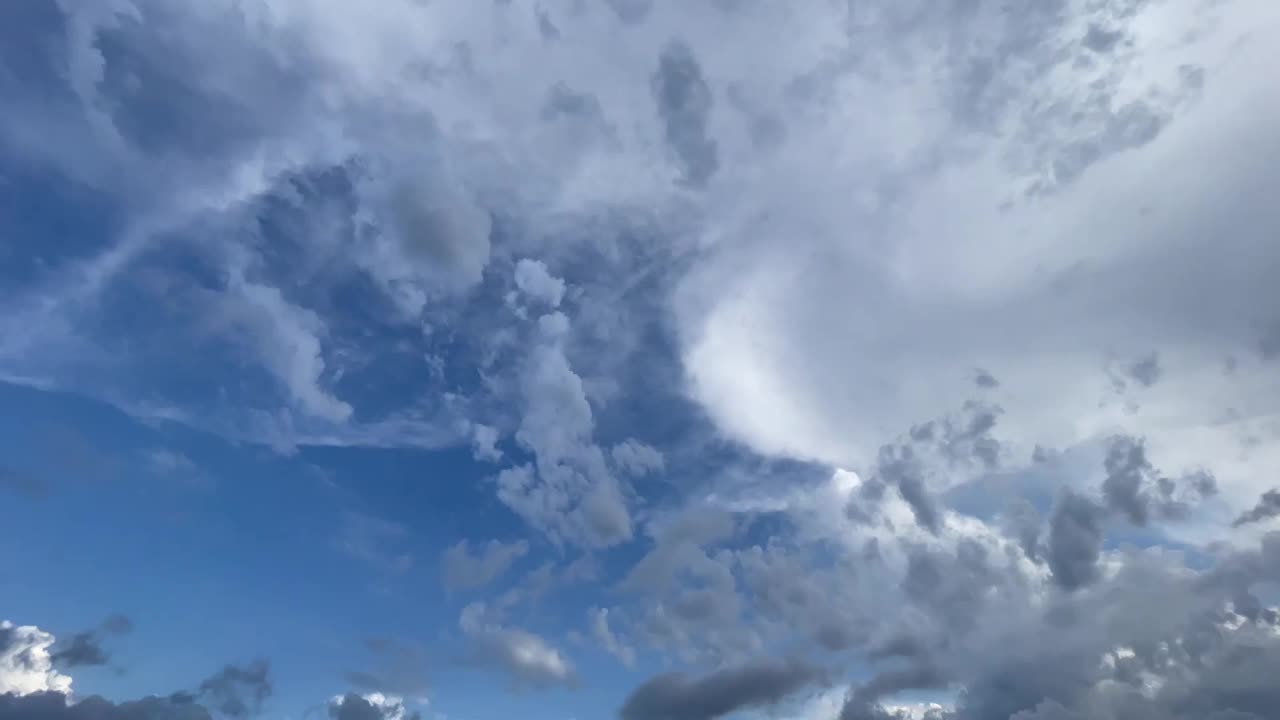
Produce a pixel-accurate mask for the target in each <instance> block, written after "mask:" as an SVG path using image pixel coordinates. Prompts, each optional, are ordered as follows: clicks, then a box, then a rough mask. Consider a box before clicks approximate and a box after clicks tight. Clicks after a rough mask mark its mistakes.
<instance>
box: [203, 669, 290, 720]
mask: <svg viewBox="0 0 1280 720" xmlns="http://www.w3.org/2000/svg"><path fill="white" fill-rule="evenodd" d="M270 670H271V666H270V665H269V664H268V663H267V662H266V661H265V660H256V661H254V662H252V663H250V664H248V665H243V666H241V665H227V666H225V667H223V668H222V669H221V670H219V671H218V672H216V673H214V674H213V675H210V676H209V677H208V678H205V680H204V681H203V682H201V683H200V687H199V688H198V689H197V691H196V692H195V695H196V696H197V697H199V698H200V699H201V700H203V701H204V702H205V703H208V705H209V706H210V707H212V708H213V709H214V711H216V712H219V713H221V714H223V715H225V716H227V717H229V718H246V717H250V716H252V715H256V714H257V713H259V712H260V711H261V710H262V704H263V703H264V702H266V700H267V698H269V697H271V693H272V691H273V690H274V687H273V685H272V682H271V678H270Z"/></svg>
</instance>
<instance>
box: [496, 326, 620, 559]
mask: <svg viewBox="0 0 1280 720" xmlns="http://www.w3.org/2000/svg"><path fill="white" fill-rule="evenodd" d="M569 331H570V326H569V321H568V319H567V318H566V317H565V316H564V315H563V314H561V313H558V312H557V313H551V314H547V315H543V316H542V317H540V318H538V320H537V327H536V332H537V336H536V339H535V345H534V347H533V348H532V349H531V352H530V355H529V357H528V359H527V361H526V362H525V365H524V368H523V372H522V373H521V378H520V389H521V396H522V399H523V415H522V417H521V420H520V427H519V429H518V430H517V431H516V441H517V442H519V443H520V444H521V445H522V446H524V447H525V448H527V449H529V450H530V451H532V452H533V453H534V456H535V459H536V462H535V463H534V466H533V467H532V468H531V467H528V466H518V467H515V468H508V469H507V470H504V471H503V472H502V473H500V474H499V475H498V478H497V484H498V497H499V499H501V500H502V501H503V502H504V503H506V505H507V506H508V507H510V508H511V509H512V511H514V512H515V513H516V514H517V515H520V516H521V517H522V518H523V519H524V520H525V521H526V522H528V523H529V524H530V525H532V526H533V527H535V528H536V529H539V530H541V531H543V532H545V533H547V534H548V535H549V536H550V537H551V539H552V540H554V541H557V542H564V541H569V542H575V543H581V544H583V545H586V546H588V547H609V546H612V545H616V544H618V543H620V542H623V541H625V540H629V539H630V538H631V536H632V526H631V515H630V512H629V510H628V509H627V505H626V500H625V498H624V496H623V494H622V488H621V486H620V484H619V482H618V480H617V478H615V477H614V476H613V474H612V473H611V472H610V471H609V468H608V465H607V463H606V461H605V456H604V452H603V450H601V449H600V447H599V446H597V445H596V444H595V442H594V438H593V436H594V432H595V417H594V413H593V412H592V409H591V404H590V403H589V401H588V400H587V395H586V391H585V388H584V385H583V382H582V378H581V377H580V376H579V375H578V374H577V373H575V372H574V371H573V368H572V366H571V365H570V363H569V358H568V356H567V355H566V347H565V345H566V343H567V342H568V337H567V336H568V334H569Z"/></svg>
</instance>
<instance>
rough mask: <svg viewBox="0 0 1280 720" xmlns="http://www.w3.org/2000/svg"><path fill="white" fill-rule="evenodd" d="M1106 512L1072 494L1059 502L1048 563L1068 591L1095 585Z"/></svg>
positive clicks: (1052, 521) (1051, 524) (1051, 523)
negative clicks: (1092, 583)
mask: <svg viewBox="0 0 1280 720" xmlns="http://www.w3.org/2000/svg"><path fill="white" fill-rule="evenodd" d="M1102 522H1103V518H1102V510H1101V508H1099V507H1098V506H1097V505H1096V504H1094V503H1093V502H1092V501H1091V500H1089V499H1088V498H1085V497H1081V496H1080V495H1076V494H1075V493H1072V492H1070V491H1068V492H1066V493H1064V494H1063V495H1062V497H1061V498H1059V499H1058V503H1057V505H1055V506H1054V508H1053V515H1052V516H1051V517H1050V518H1049V543H1048V562H1049V569H1050V570H1052V571H1053V579H1054V580H1055V581H1056V582H1057V583H1058V585H1059V586H1060V587H1062V588H1063V589H1065V590H1075V589H1077V588H1080V587H1083V586H1085V585H1088V584H1089V583H1091V582H1093V581H1094V580H1095V579H1096V578H1097V575H1098V560H1099V558H1100V557H1101V555H1102Z"/></svg>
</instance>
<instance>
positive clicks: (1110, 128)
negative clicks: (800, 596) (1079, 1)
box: [678, 2, 1280, 506]
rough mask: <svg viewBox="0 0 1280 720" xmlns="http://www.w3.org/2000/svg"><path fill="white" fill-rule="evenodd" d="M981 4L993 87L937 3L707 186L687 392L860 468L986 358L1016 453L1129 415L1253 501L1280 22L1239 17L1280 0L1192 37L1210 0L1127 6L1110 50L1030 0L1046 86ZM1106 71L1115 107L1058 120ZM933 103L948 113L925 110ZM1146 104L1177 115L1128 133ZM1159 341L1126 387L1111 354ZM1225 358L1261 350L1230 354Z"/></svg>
mask: <svg viewBox="0 0 1280 720" xmlns="http://www.w3.org/2000/svg"><path fill="white" fill-rule="evenodd" d="M993 7H994V6H993ZM1076 10H1079V11H1080V12H1083V9H1082V8H1075V7H1074V6H1073V11H1076ZM992 11H993V12H994V9H993V10H992ZM877 12H887V11H885V10H880V11H877V10H869V15H868V16H867V17H866V21H867V23H868V25H867V27H868V29H869V31H870V28H875V27H877V23H879V22H882V21H884V20H885V18H883V17H878V16H877ZM986 12H987V11H986V10H976V11H975V13H974V15H973V16H972V17H968V16H966V17H962V18H959V19H957V20H956V21H955V22H956V25H955V26H954V28H948V30H947V32H951V33H954V34H955V36H956V37H964V38H970V39H971V40H972V41H973V42H975V43H977V44H978V45H977V46H976V49H974V50H971V51H965V50H964V49H963V48H962V47H955V48H953V49H951V50H949V52H961V53H963V52H974V53H976V54H975V55H974V56H973V58H972V60H970V62H974V63H984V62H987V61H990V62H994V63H995V64H996V65H997V66H999V67H996V68H992V69H991V70H990V72H992V73H994V75H993V76H992V77H990V79H989V80H986V81H985V84H984V85H982V86H979V87H973V86H966V85H964V84H963V82H965V78H964V77H963V76H957V75H955V74H954V73H955V72H959V71H958V70H955V68H957V67H960V65H957V62H958V60H955V59H953V60H945V59H942V57H943V56H938V58H939V59H938V62H936V63H935V62H933V61H932V60H931V58H933V57H935V56H934V55H933V54H932V53H933V52H934V51H932V50H930V49H928V45H927V44H921V45H917V42H919V43H927V41H926V40H925V38H927V37H929V33H930V32H932V31H933V26H931V25H929V24H928V23H927V22H926V23H925V24H924V25H922V26H921V27H919V28H916V29H904V31H903V32H904V33H905V35H904V34H895V33H890V34H887V35H886V36H885V37H883V38H881V39H875V38H873V37H870V36H864V37H860V39H861V40H862V41H863V42H869V43H873V44H877V43H888V44H893V45H894V46H902V47H903V48H904V52H906V53H909V54H910V57H911V61H910V64H909V65H907V66H904V67H897V66H891V67H889V68H886V69H885V72H884V73H883V74H882V75H881V76H880V78H879V79H877V78H876V77H875V76H872V75H870V74H863V73H859V72H857V70H856V69H854V70H851V71H849V72H848V73H844V74H835V75H832V76H819V77H817V78H816V79H815V82H816V83H819V87H820V88H821V90H820V91H821V92H823V93H825V94H824V95H823V96H822V98H821V113H820V114H814V115H806V114H805V112H803V110H801V111H798V112H796V113H793V114H792V115H790V116H788V117H787V118H786V121H787V123H788V126H789V127H790V128H792V129H794V132H792V133H789V135H788V145H787V146H786V147H787V150H786V153H785V154H780V155H777V156H774V157H757V158H753V159H752V162H753V163H754V164H756V165H758V167H759V169H758V172H757V173H756V174H752V175H750V176H749V177H739V178H738V179H737V180H736V181H735V183H734V186H733V191H734V192H735V193H736V199H735V200H733V201H729V200H726V199H722V198H719V197H716V196H714V195H713V197H712V198H711V199H710V200H709V206H708V216H707V223H708V225H709V229H710V233H709V235H710V236H711V237H713V238H714V239H715V243H716V245H715V249H713V250H712V251H710V252H709V253H708V256H709V258H710V259H709V261H708V262H707V263H706V264H704V265H702V266H700V267H698V268H696V269H695V270H694V271H693V272H692V273H691V274H690V275H689V276H688V277H687V278H686V279H685V281H684V286H683V288H682V290H681V300H680V303H679V305H678V307H679V308H680V310H679V317H680V318H681V327H682V328H683V339H684V342H683V348H684V355H683V356H684V362H685V365H686V370H687V372H688V375H689V378H690V380H691V383H690V387H691V390H692V393H693V395H694V397H695V398H697V399H698V400H699V401H700V402H701V403H702V404H703V405H704V406H705V407H706V408H707V409H708V411H709V412H710V413H711V415H712V417H713V418H714V419H715V420H716V422H717V423H718V424H719V425H720V427H722V428H723V429H724V430H725V431H726V432H728V433H729V434H730V435H732V436H733V437H735V438H737V439H740V440H742V441H745V442H746V443H748V444H749V445H750V446H751V447H753V448H755V449H757V450H759V451H761V452H765V453H777V454H783V455H791V456H796V457H801V458H808V459H814V460H819V461H822V462H826V463H832V464H835V465H838V466H843V467H849V468H855V469H858V470H859V471H861V470H864V469H866V468H867V467H869V465H870V463H871V462H872V461H873V460H874V458H875V454H876V452H877V449H878V448H879V446H880V445H881V444H883V443H884V442H886V441H888V440H890V439H892V438H893V437H895V436H896V435H897V434H899V433H902V432H905V431H906V430H907V429H908V428H909V427H910V426H911V425H913V424H915V423H918V422H921V421H924V420H927V419H930V418H934V417H939V416H941V415H942V414H943V413H945V412H949V411H950V410H951V409H952V408H956V407H959V406H960V405H961V403H963V402H964V401H965V400H967V399H969V398H972V397H977V396H978V393H979V388H976V387H975V386H974V384H973V381H972V378H973V368H976V367H981V368H985V369H987V370H989V371H990V372H991V373H992V375H993V376H994V377H995V378H996V379H998V381H999V382H1000V386H999V388H997V389H993V390H989V391H987V392H986V393H985V394H984V395H983V397H986V398H988V399H990V400H991V401H992V402H996V403H998V404H1000V405H1001V406H1002V407H1003V408H1004V409H1005V411H1006V412H1005V417H1006V418H1007V420H1008V422H1007V423H1002V424H1001V426H1000V428H999V429H998V430H997V432H996V435H997V436H998V437H999V438H1000V439H1001V440H1002V441H1004V442H1006V443H1009V445H1010V447H1011V448H1012V449H1014V450H1015V451H1016V452H1017V453H1018V454H1019V455H1020V456H1021V455H1022V454H1024V453H1026V454H1029V453H1030V450H1031V448H1032V447H1034V445H1035V444H1037V443H1039V444H1042V445H1045V446H1049V447H1063V446H1070V445H1075V444H1078V443H1081V442H1085V441H1088V440H1090V439H1093V438H1097V437H1100V436H1104V435H1106V434H1109V433H1111V432H1115V431H1118V430H1126V431H1129V432H1134V433H1137V434H1140V435H1145V436H1147V437H1148V438H1149V440H1150V448H1151V451H1152V455H1153V457H1154V458H1156V461H1157V462H1158V463H1159V464H1161V466H1162V467H1166V468H1167V469H1168V471H1170V472H1178V471H1181V470H1184V469H1189V468H1190V467H1191V466H1194V465H1195V464H1197V463H1205V462H1208V463H1211V469H1213V470H1214V471H1215V472H1216V473H1218V475H1219V476H1220V479H1222V480H1223V487H1224V489H1225V490H1226V493H1227V495H1228V497H1229V501H1230V502H1232V503H1234V504H1236V505H1237V506H1238V505H1239V504H1240V503H1241V502H1242V501H1244V499H1245V498H1252V497H1256V494H1257V493H1258V492H1259V491H1260V490H1262V489H1263V488H1264V485H1265V483H1266V482H1269V480H1267V479H1266V468H1267V467H1269V466H1270V465H1273V464H1274V462H1275V460H1276V458H1275V457H1274V450H1273V449H1272V448H1269V447H1254V448H1248V447H1245V445H1244V443H1243V442H1242V439H1243V436H1245V435H1247V434H1248V433H1249V427H1250V424H1251V423H1253V422H1265V423H1274V422H1275V421H1276V418H1277V417H1280V415H1278V413H1280V405H1278V404H1277V402H1276V400H1275V399H1276V398H1280V387H1277V385H1276V380H1275V379H1274V377H1273V376H1274V372H1273V367H1272V366H1271V364H1270V363H1268V362H1264V361H1263V360H1262V359H1260V358H1259V352H1258V351H1259V347H1260V343H1261V341H1262V339H1263V337H1264V334H1265V332H1267V330H1266V329H1267V328H1270V327H1274V325H1275V323H1276V322H1277V317H1276V314H1275V311H1274V307H1275V306H1276V295H1275V291H1274V283H1272V282H1271V279H1270V275H1271V270H1268V269H1265V268H1271V267H1273V266H1274V264H1275V262H1276V260H1277V257H1278V256H1277V254H1276V252H1275V248H1276V245H1275V244H1274V243H1273V242H1271V241H1270V240H1269V239H1268V238H1270V237H1271V236H1272V235H1274V230H1273V229H1274V228H1275V227H1280V215H1277V209H1276V206H1275V205H1274V203H1267V202H1265V201H1264V200H1263V199H1262V198H1261V196H1258V195H1257V194H1256V193H1254V192H1253V191H1252V190H1250V188H1257V187H1262V186H1266V185H1269V184H1273V183H1274V182H1275V181H1276V178H1275V167H1274V165H1273V164H1272V165H1268V164H1266V163H1264V162H1262V161H1261V160H1259V159H1258V158H1259V155H1258V154H1257V153H1256V152H1255V151H1254V150H1246V149H1245V148H1253V149H1256V148H1262V147H1266V148H1273V149H1274V148H1278V147H1280V133H1277V132H1276V131H1275V127H1274V123H1270V122H1269V121H1267V120H1265V118H1270V117H1274V116H1275V115H1276V113H1277V112H1280V104H1277V102H1276V96H1275V94H1274V93H1269V92H1267V91H1266V90H1264V89H1263V86H1262V84H1264V83H1265V82H1266V80H1264V79H1263V78H1262V77H1261V76H1260V75H1259V74H1258V73H1255V72H1251V71H1250V70H1249V68H1251V67H1259V66H1266V65H1269V64H1272V63H1274V62H1275V61H1276V54H1275V50H1274V47H1275V46H1274V44H1273V43H1267V42H1266V41H1263V40H1262V39H1261V37H1260V36H1256V35H1255V36H1253V37H1254V39H1253V40H1245V41H1242V42H1241V43H1240V44H1233V43H1234V41H1233V40H1231V38H1235V37H1237V36H1240V34H1241V33H1244V32H1245V28H1248V27H1258V26H1261V25H1262V24H1266V23H1274V22H1276V20H1277V19H1278V16H1277V10H1276V9H1275V7H1274V6H1273V5H1270V4H1267V3H1259V2H1243V3H1238V4H1236V5H1233V6H1232V10H1231V11H1230V12H1225V11H1224V13H1223V14H1221V15H1215V16H1214V17H1215V22H1216V23H1217V26H1216V27H1215V28H1214V31H1213V32H1199V31H1198V30H1197V29H1198V28H1200V27H1201V24H1202V22H1203V18H1202V17H1201V16H1198V15H1191V14H1186V13H1183V11H1182V10H1181V9H1180V8H1175V7H1174V6H1170V5H1159V4H1148V5H1144V6H1142V9H1141V10H1140V11H1139V12H1138V13H1137V14H1136V15H1135V17H1134V18H1133V20H1132V21H1131V22H1129V23H1128V24H1126V25H1125V29H1126V31H1127V32H1131V33H1132V34H1133V36H1134V37H1133V42H1134V43H1135V45H1134V49H1133V50H1132V51H1131V52H1126V53H1125V54H1124V55H1123V57H1120V58H1113V57H1102V58H1096V57H1092V55H1091V54H1092V53H1093V51H1091V50H1088V49H1085V48H1083V47H1080V46H1079V45H1078V44H1073V43H1076V41H1077V39H1078V37H1079V36H1080V34H1081V33H1082V32H1083V28H1082V26H1081V22H1082V21H1081V20H1079V18H1081V17H1083V16H1082V15H1080V16H1072V15H1067V16H1066V17H1068V18H1071V20H1070V21H1069V22H1056V21H1055V22H1045V23H1043V25H1042V26H1040V25H1031V24H1027V25H1025V26H1024V25H1021V24H1019V23H1021V22H1023V21H1025V22H1027V23H1032V22H1033V21H1035V20H1034V18H1032V17H1030V16H1031V15H1033V14H1034V12H1035V11H1034V10H1033V9H1031V6H1028V9H1027V10H1026V12H1025V13H1022V12H1020V13H1019V15H1026V16H1027V17H1022V18H1015V20H1016V22H1014V21H1013V20H1011V22H1012V23H1013V24H1011V25H1009V26H1008V27H1006V28H1004V29H1003V30H999V31H997V35H996V36H995V37H1000V36H1001V35H999V33H1007V34H1008V37H1009V38H1011V39H1016V40H1017V41H1018V42H1020V43H1024V45H1023V46H1022V49H1021V50H1017V51H1016V52H1020V53H1023V54H1024V55H1025V56H1026V57H1027V59H1028V60H1030V61H1033V62H1046V63H1047V65H1046V69H1047V71H1048V72H1049V74H1048V75H1047V78H1046V80H1045V81H1043V82H1030V81H1027V82H1025V83H1024V82H1015V81H1014V80H1013V79H1012V78H1006V77H1003V76H1002V75H1001V73H1004V72H1009V73H1013V72H1017V71H1016V70H1014V69H1013V68H1014V67H1015V65H1016V62H1017V61H1015V60H1014V59H1012V58H1002V57H999V56H998V54H997V51H996V50H994V49H983V46H982V45H981V43H985V42H988V41H990V40H991V38H988V37H987V36H985V35H984V34H983V33H984V32H985V31H984V30H983V28H984V27H986V26H985V25H984V24H983V23H984V18H985V17H986V15H985V13H986ZM1035 22H1039V21H1035ZM1118 22H1119V21H1118ZM1192 31H1197V33H1198V34H1193V35H1187V33H1192ZM1037 33H1040V34H1039V35H1037ZM1171 37H1176V38H1183V40H1181V41H1179V42H1176V43H1175V44H1174V45H1173V46H1172V47H1170V46H1169V45H1167V44H1166V41H1165V39H1166V38H1171ZM867 50H869V49H868V48H866V47H865V46H864V47H863V48H862V49H861V50H860V51H867ZM786 57H787V56H786V55H785V54H784V55H783V56H782V58H780V61H785V59H786ZM850 62H853V60H852V59H850ZM1187 66H1191V67H1198V68H1202V70H1203V75H1201V73H1200V72H1199V71H1193V70H1188V69H1186V67H1187ZM978 67H983V66H981V65H979V66H978ZM1006 67H1007V68H1008V69H1007V70H1005V69H1004V68H1006ZM935 68H936V69H935ZM983 72H987V71H983ZM935 73H940V74H937V75H936V74H935ZM1201 77H1203V78H1204V80H1203V88H1202V89H1201V87H1200V82H1201V80H1200V78H1201ZM1099 78H1101V79H1099ZM1091 80H1097V81H1098V84H1097V85H1095V86H1093V89H1092V90H1089V89H1087V87H1086V86H1084V85H1082V83H1086V82H1089V81H1091ZM1086 92H1100V93H1102V95H1101V96H1099V97H1097V98H1096V100H1097V102H1099V103H1101V104H1102V105H1101V108H1102V109H1097V108H1094V109H1090V110H1088V111H1082V112H1087V113H1094V112H1097V113H1100V115H1098V116H1097V117H1087V118H1085V119H1080V118H1076V120H1071V119H1070V118H1069V117H1057V116H1051V117H1047V118H1046V117H1043V116H1042V115H1041V113H1043V112H1045V110H1044V108H1045V107H1046V103H1052V102H1059V103H1062V104H1064V105H1070V104H1071V103H1073V102H1074V103H1080V102H1084V100H1083V99H1082V98H1080V97H1079V96H1078V94H1079V93H1086ZM966 94H968V95H966ZM970 96H971V97H970ZM957 98H958V99H957ZM970 99H971V100H972V102H973V103H976V105H975V106H974V107H972V108H971V110H972V111H973V112H979V113H983V114H986V115H990V116H991V117H990V120H989V121H984V123H983V125H984V126H983V128H979V129H975V128H974V127H973V126H971V125H970V124H969V121H968V120H966V119H965V118H964V117H963V116H962V115H961V114H960V111H961V110H962V109H963V108H960V107H956V106H955V105H954V103H957V102H961V101H967V100H970ZM939 104H941V105H942V107H948V108H949V109H950V112H952V113H953V114H951V115H948V114H946V113H939V112H926V111H925V110H924V109H923V108H924V107H926V106H938V105H939ZM1135 104H1136V105H1135ZM1144 104H1145V105H1144ZM800 107H801V108H802V109H803V107H804V105H803V104H802V105H801V106H800ZM1134 107H1141V108H1145V110H1143V111H1144V112H1145V111H1146V110H1150V111H1151V112H1153V113H1156V114H1158V115H1160V117H1161V118H1162V120H1161V121H1160V127H1161V130H1160V132H1159V133H1158V134H1155V135H1154V136H1152V137H1148V136H1146V135H1142V136H1141V138H1142V139H1141V141H1138V140H1135V139H1133V137H1131V136H1130V135H1125V133H1127V132H1129V130H1125V129H1123V128H1122V125H1123V123H1125V122H1127V120H1124V119H1123V118H1125V117H1127V116H1126V115H1125V113H1126V112H1128V111H1129V109H1131V108H1134ZM1073 122H1078V123H1079V124H1076V125H1073V124H1072V123H1073ZM1046 123H1047V125H1046ZM987 126H990V127H987ZM978 130H981V131H978ZM1113 142H1114V143H1119V144H1116V145H1114V146H1112V145H1108V144H1107V143H1113ZM851 143H853V144H851ZM744 162H745V160H744ZM1071 163H1077V165H1072V168H1073V169H1072V170H1071V171H1070V173H1069V177H1068V173H1067V170H1066V169H1065V167H1066V165H1068V164H1071ZM1189 168H1202V169H1203V171H1202V172H1197V173H1190V172H1188V169H1189ZM726 182H728V181H726ZM1036 184H1039V185H1040V187H1041V188H1042V189H1041V190H1040V191H1038V192H1036V193H1034V194H1032V195H1029V196H1028V195H1027V188H1028V186H1029V185H1031V186H1034V185H1036ZM1205 237H1213V238H1215V240H1214V242H1212V243H1206V242H1205V241H1204V238H1205ZM1153 351H1154V352H1158V353H1159V356H1160V358H1161V365H1162V368H1163V370H1164V372H1163V373H1162V376H1161V378H1159V380H1158V381H1157V382H1155V383H1154V384H1153V386H1152V387H1149V388H1138V389H1134V390H1132V391H1131V393H1130V394H1129V395H1126V396H1125V397H1116V395H1115V392H1114V389H1113V388H1112V385H1111V383H1110V380H1109V378H1108V375H1107V372H1106V367H1107V365H1108V364H1109V362H1110V361H1111V358H1125V359H1128V358H1134V357H1142V356H1144V355H1146V354H1148V353H1151V352H1153ZM1228 355H1232V356H1235V357H1238V358H1248V359H1247V360H1242V361H1241V365H1240V367H1239V368H1238V369H1237V371H1236V372H1235V373H1234V374H1227V373H1224V372H1223V370H1222V368H1223V363H1224V359H1225V358H1226V356H1228ZM1240 407H1249V408H1250V409H1249V410H1247V411H1240V410H1239V408H1240ZM1232 408H1236V410H1235V411H1233V410H1232ZM1233 416H1234V419H1233ZM1271 445H1273V444H1271ZM957 479H958V478H957Z"/></svg>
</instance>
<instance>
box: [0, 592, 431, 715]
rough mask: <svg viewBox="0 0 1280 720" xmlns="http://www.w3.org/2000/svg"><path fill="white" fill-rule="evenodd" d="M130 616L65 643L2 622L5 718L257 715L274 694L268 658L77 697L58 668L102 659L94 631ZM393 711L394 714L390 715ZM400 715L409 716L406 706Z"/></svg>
mask: <svg viewBox="0 0 1280 720" xmlns="http://www.w3.org/2000/svg"><path fill="white" fill-rule="evenodd" d="M132 627H133V624H132V622H131V621H130V620H129V619H128V618H126V617H124V616H122V615H113V616H110V617H108V618H107V619H106V620H105V621H103V622H102V624H101V626H100V627H99V628H98V629H96V630H94V631H86V632H82V633H77V634H75V635H73V636H72V638H71V641H70V642H69V643H66V644H64V646H63V648H62V649H60V650H57V651H51V648H55V647H57V646H58V645H59V644H58V642H57V639H56V638H55V637H54V636H53V635H52V634H51V633H48V632H45V631H43V630H41V629H40V628H38V627H34V626H30V625H27V626H18V625H14V624H13V623H11V622H9V621H7V620H6V621H4V622H0V718H2V719H3V720H212V719H213V718H214V717H220V718H228V719H232V720H236V719H239V718H249V717H256V716H258V715H259V714H260V713H261V711H262V708H263V703H264V702H265V701H266V699H267V698H268V697H270V696H271V694H272V691H273V683H272V680H271V678H270V672H269V665H268V664H267V663H266V662H264V661H258V662H254V663H251V664H249V665H244V666H240V665H227V666H225V667H223V668H222V669H221V670H219V671H218V672H216V673H214V674H213V675H211V676H209V677H208V678H206V679H205V680H204V681H202V682H201V683H200V684H199V685H197V686H196V687H195V688H193V689H190V690H179V691H176V692H172V693H170V694H168V695H165V696H163V697H161V696H155V695H152V696H148V697H144V698H140V699H137V700H125V701H121V702H114V701H110V700H106V699H104V698H102V697H100V696H98V695H90V696H88V697H75V696H73V695H72V691H71V677H70V676H68V675H64V674H62V673H60V672H58V671H57V670H55V669H54V667H53V666H54V664H55V663H59V664H62V665H64V666H80V665H101V664H105V663H106V661H107V656H106V654H105V652H104V651H103V649H102V648H101V647H100V646H98V645H97V641H96V640H95V639H94V638H95V636H96V635H97V634H120V633H124V632H128V631H130V630H131V629H132ZM389 717H392V716H389ZM400 717H407V716H404V715H403V714H402V715H401V716H400Z"/></svg>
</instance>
